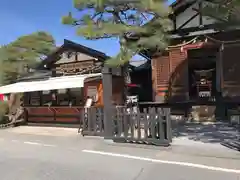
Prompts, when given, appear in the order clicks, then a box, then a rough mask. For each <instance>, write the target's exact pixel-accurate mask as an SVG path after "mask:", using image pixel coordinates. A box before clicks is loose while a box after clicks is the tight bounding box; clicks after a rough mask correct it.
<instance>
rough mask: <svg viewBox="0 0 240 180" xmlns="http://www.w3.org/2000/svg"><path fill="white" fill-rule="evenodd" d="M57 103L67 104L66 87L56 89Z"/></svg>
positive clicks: (67, 94)
mask: <svg viewBox="0 0 240 180" xmlns="http://www.w3.org/2000/svg"><path fill="white" fill-rule="evenodd" d="M57 105H60V106H68V105H69V93H68V92H67V89H59V90H57Z"/></svg>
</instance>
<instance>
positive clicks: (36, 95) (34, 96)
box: [30, 91, 40, 106]
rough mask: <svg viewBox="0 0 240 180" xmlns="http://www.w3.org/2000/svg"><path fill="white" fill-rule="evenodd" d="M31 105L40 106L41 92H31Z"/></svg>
mask: <svg viewBox="0 0 240 180" xmlns="http://www.w3.org/2000/svg"><path fill="white" fill-rule="evenodd" d="M30 105H32V106H40V92H38V91H37V92H30Z"/></svg>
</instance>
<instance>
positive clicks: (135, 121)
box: [81, 107, 172, 146]
mask: <svg viewBox="0 0 240 180" xmlns="http://www.w3.org/2000/svg"><path fill="white" fill-rule="evenodd" d="M112 112H113V113H112V118H111V119H108V120H107V123H111V125H110V127H111V137H110V138H111V139H113V140H114V141H115V142H131V143H142V144H154V145H159V146H160V145H161V146H162V145H164V146H166V145H169V144H170V143H171V142H172V130H171V120H170V109H169V108H144V109H143V111H142V112H140V110H139V109H128V108H126V107H115V108H114V109H113V111H112ZM105 123H106V121H105ZM105 123H104V115H103V109H102V108H94V107H92V108H87V109H85V113H84V121H83V123H82V125H81V128H82V131H81V132H82V135H83V136H103V137H105V131H104V125H105Z"/></svg>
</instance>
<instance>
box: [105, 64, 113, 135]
mask: <svg viewBox="0 0 240 180" xmlns="http://www.w3.org/2000/svg"><path fill="white" fill-rule="evenodd" d="M102 74H103V76H102V82H103V105H104V109H103V110H104V112H103V113H104V138H105V139H111V138H112V137H111V136H112V121H113V120H112V110H113V108H112V72H111V68H110V67H107V66H104V67H103V69H102Z"/></svg>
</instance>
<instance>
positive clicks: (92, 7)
mask: <svg viewBox="0 0 240 180" xmlns="http://www.w3.org/2000/svg"><path fill="white" fill-rule="evenodd" d="M73 2H74V7H75V9H76V10H77V11H78V12H79V13H78V15H76V17H78V18H75V17H74V15H73V14H72V13H71V12H70V13H69V14H68V15H67V16H64V17H63V18H62V23H63V24H68V25H71V26H74V27H76V28H77V34H78V35H80V36H84V37H85V38H87V39H90V40H96V39H102V38H118V40H119V43H120V52H119V54H118V55H117V56H116V57H113V58H112V59H111V60H110V61H108V63H109V64H110V65H114V66H116V65H122V64H125V63H127V62H128V61H129V60H130V59H131V57H132V56H134V55H135V54H138V53H139V52H141V51H142V50H146V49H155V50H156V51H158V50H160V49H164V48H166V47H167V45H168V35H167V32H168V31H169V30H170V29H171V28H172V22H171V20H170V19H169V14H170V12H171V9H170V7H169V6H168V5H167V1H166V0H74V1H73ZM109 48H111V47H109Z"/></svg>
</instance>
